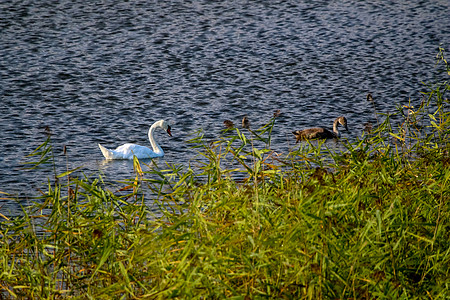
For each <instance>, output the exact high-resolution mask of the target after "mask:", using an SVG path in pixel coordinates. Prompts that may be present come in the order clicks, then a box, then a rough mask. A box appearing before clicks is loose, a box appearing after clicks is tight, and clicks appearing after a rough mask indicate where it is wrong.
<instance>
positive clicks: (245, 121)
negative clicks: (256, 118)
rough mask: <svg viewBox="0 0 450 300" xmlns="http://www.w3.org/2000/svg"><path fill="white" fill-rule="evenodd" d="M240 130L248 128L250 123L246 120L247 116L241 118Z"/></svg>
mask: <svg viewBox="0 0 450 300" xmlns="http://www.w3.org/2000/svg"><path fill="white" fill-rule="evenodd" d="M242 128H247V129H249V128H250V121H249V120H248V117H247V115H245V116H244V117H243V118H242Z"/></svg>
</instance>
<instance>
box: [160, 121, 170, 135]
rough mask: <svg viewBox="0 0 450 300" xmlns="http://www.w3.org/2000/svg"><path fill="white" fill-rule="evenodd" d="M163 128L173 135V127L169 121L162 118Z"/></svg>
mask: <svg viewBox="0 0 450 300" xmlns="http://www.w3.org/2000/svg"><path fill="white" fill-rule="evenodd" d="M161 128H162V129H164V130H165V131H166V132H167V134H168V135H169V136H172V132H171V131H170V130H171V129H172V128H171V127H170V125H169V123H167V122H166V121H164V120H161Z"/></svg>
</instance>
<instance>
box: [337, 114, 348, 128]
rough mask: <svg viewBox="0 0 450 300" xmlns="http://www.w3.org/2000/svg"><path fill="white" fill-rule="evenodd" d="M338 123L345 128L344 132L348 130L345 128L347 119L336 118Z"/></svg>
mask: <svg viewBox="0 0 450 300" xmlns="http://www.w3.org/2000/svg"><path fill="white" fill-rule="evenodd" d="M338 122H339V124H341V125H342V126H343V127H344V128H345V130H347V131H348V128H347V119H346V118H345V117H339V118H338Z"/></svg>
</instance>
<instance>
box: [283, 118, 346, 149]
mask: <svg viewBox="0 0 450 300" xmlns="http://www.w3.org/2000/svg"><path fill="white" fill-rule="evenodd" d="M339 124H340V125H342V126H344V128H345V129H346V130H348V128H347V119H346V118H345V117H339V118H337V119H336V120H334V123H333V131H330V130H328V129H326V128H322V127H315V128H308V129H304V130H297V131H293V132H292V133H293V134H294V135H295V137H296V138H297V143H298V141H301V140H311V139H335V138H339V137H341V133H340V132H339V130H338V126H339Z"/></svg>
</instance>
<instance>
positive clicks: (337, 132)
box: [333, 119, 341, 137]
mask: <svg viewBox="0 0 450 300" xmlns="http://www.w3.org/2000/svg"><path fill="white" fill-rule="evenodd" d="M338 126H339V120H337V119H336V120H335V121H334V123H333V132H334V134H335V135H336V136H337V137H341V133H340V132H339V130H338Z"/></svg>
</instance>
